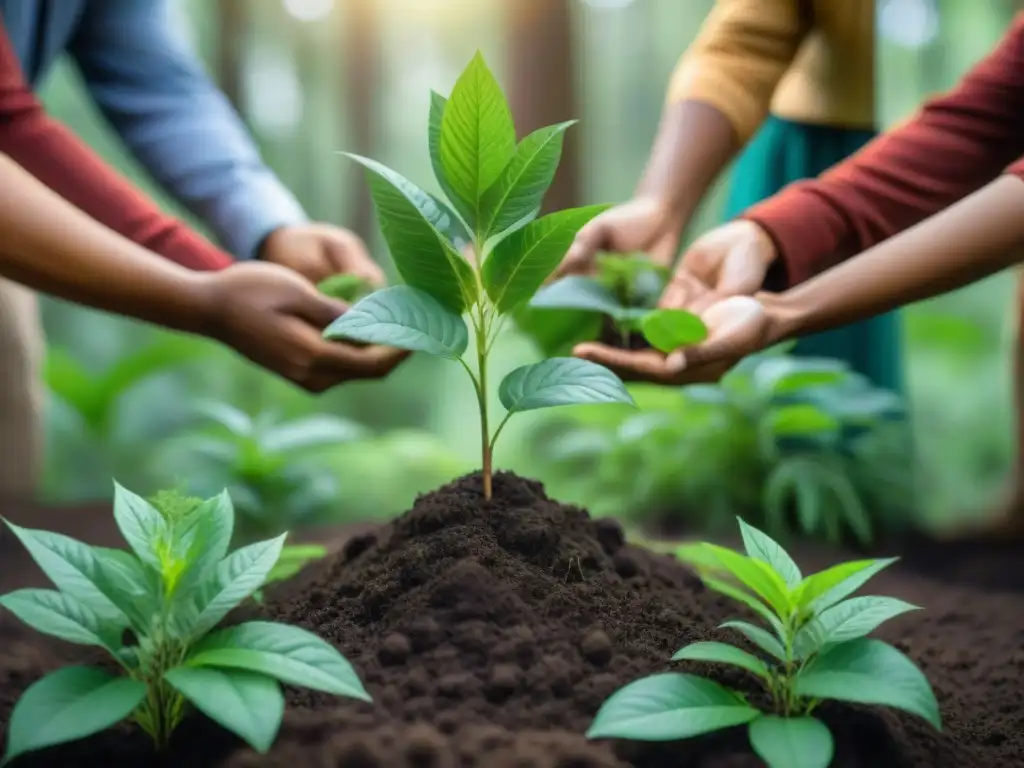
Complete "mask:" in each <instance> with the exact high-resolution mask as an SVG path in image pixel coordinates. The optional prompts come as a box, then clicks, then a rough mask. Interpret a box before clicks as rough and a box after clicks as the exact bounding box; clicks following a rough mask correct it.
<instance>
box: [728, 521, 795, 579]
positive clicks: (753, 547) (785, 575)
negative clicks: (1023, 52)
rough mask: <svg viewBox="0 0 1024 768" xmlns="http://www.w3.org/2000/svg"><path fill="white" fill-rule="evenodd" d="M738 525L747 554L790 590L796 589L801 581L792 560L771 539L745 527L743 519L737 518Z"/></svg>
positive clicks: (749, 526) (753, 528)
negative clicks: (772, 573)
mask: <svg viewBox="0 0 1024 768" xmlns="http://www.w3.org/2000/svg"><path fill="white" fill-rule="evenodd" d="M736 519H737V520H739V523H740V532H741V533H742V535H743V547H744V548H745V549H746V550H747V554H748V555H749V556H750V557H752V558H754V559H755V560H760V561H761V562H762V563H764V564H765V565H768V566H770V567H771V568H772V569H773V570H774V571H775V572H776V573H777V574H779V576H781V577H782V580H783V581H785V582H786V586H788V587H789V588H790V589H796V588H797V587H798V586H800V582H801V581H802V580H803V575H802V574H801V573H800V568H799V567H798V566H797V564H796V563H795V562H794V561H793V558H792V557H790V556H789V554H788V553H787V552H786V550H784V549H783V548H782V547H781V546H779V544H778V542H776V541H775V540H774V539H773V538H771V537H770V536H768V535H767V534H765V533H762V532H761V531H759V530H757V528H755V527H754V526H752V525H747V523H746V522H744V521H743V518H741V517H737V518H736Z"/></svg>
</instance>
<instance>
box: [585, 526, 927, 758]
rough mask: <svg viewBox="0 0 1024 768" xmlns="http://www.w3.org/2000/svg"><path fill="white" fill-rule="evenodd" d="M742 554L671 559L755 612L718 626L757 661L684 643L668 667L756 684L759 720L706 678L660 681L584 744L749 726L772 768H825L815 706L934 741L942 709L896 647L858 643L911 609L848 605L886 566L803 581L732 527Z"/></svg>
mask: <svg viewBox="0 0 1024 768" xmlns="http://www.w3.org/2000/svg"><path fill="white" fill-rule="evenodd" d="M739 522H740V529H741V532H742V535H743V543H744V547H745V549H746V552H747V554H746V555H742V554H740V553H738V552H733V551H732V550H729V549H725V548H723V547H718V546H715V545H713V544H696V545H688V546H684V547H682V548H681V549H680V550H679V551H678V552H677V556H678V557H679V558H680V559H681V560H683V561H684V562H687V563H689V564H691V565H693V566H694V567H695V568H696V569H697V571H698V572H699V573H700V574H701V577H702V578H703V580H704V583H705V585H707V587H708V588H709V589H712V590H714V591H716V592H719V593H721V594H723V595H725V596H726V597H729V598H731V599H733V600H735V601H737V602H738V603H740V604H742V605H744V606H745V607H747V608H749V609H750V610H751V611H753V612H754V613H755V614H756V615H757V616H758V618H760V619H761V621H762V622H763V623H764V626H757V625H755V624H751V623H748V622H746V621H727V622H726V623H724V624H722V625H721V627H720V629H730V630H732V631H734V632H738V633H739V634H740V635H742V636H743V637H744V638H746V639H747V640H748V641H749V642H750V643H752V644H753V646H754V647H756V648H757V649H758V650H759V651H760V655H754V654H753V653H749V652H748V651H745V650H743V649H741V648H738V647H735V646H733V645H729V644H727V643H720V642H699V643H693V644H691V645H688V646H686V647H684V648H683V649H681V650H680V651H679V652H678V653H676V654H675V656H673V657H672V659H673V661H697V662H713V663H719V664H727V665H730V666H733V667H739V668H740V669H744V670H746V671H747V672H749V673H751V674H753V675H754V676H755V677H756V678H757V679H758V681H759V682H760V683H761V685H762V686H763V688H764V690H765V691H766V692H767V694H768V696H769V697H770V706H769V707H767V708H766V709H765V710H762V709H759V708H758V707H756V706H754V705H752V704H751V703H750V701H749V700H748V699H747V697H746V696H744V695H743V694H741V693H738V692H736V691H731V690H729V689H727V688H724V687H722V686H720V685H719V684H717V683H715V682H713V681H711V680H708V679H706V678H702V677H697V676H695V675H689V674H677V673H666V674H658V675H652V676H651V677H646V678H643V679H641V680H636V681H635V682H632V683H630V684H628V685H626V686H625V687H623V688H622V689H620V690H619V691H617V692H616V693H614V694H613V695H612V696H611V697H610V698H609V699H608V700H607V701H606V702H605V703H604V705H602V707H601V709H600V711H598V713H597V716H596V717H595V718H594V722H593V723H592V724H591V726H590V730H589V731H588V732H587V736H588V737H589V738H608V737H610V738H624V739H635V740H640V741H674V740H676V739H688V738H693V737H694V736H700V735H703V734H706V733H710V732H713V731H718V730H722V729H724V728H731V727H733V726H737V725H745V724H746V725H748V733H749V736H750V743H751V746H752V747H753V749H754V751H755V752H756V753H757V754H758V755H759V756H760V757H761V759H762V760H764V761H765V762H766V763H767V764H768V766H769V768H796V766H799V768H827V766H828V765H830V764H831V762H832V757H833V752H834V744H833V739H832V734H831V732H830V731H829V730H828V727H827V726H826V725H825V724H824V723H822V722H821V721H819V720H817V719H815V718H814V717H812V715H813V714H814V711H815V710H816V709H817V707H818V706H819V705H820V704H821V702H822V701H824V700H829V699H831V700H835V701H846V702H853V703H857V704H869V705H870V704H875V705H883V706H890V707H894V708H896V709H901V710H903V711H905V712H909V713H911V714H914V715H917V716H919V717H922V718H924V719H925V720H926V721H927V722H928V723H930V724H931V725H932V726H934V727H935V728H936V729H939V730H941V727H942V723H941V718H940V715H939V705H938V702H937V701H936V699H935V694H934V692H933V691H932V689H931V686H930V685H929V684H928V680H927V679H926V678H925V676H924V674H923V673H922V672H921V670H920V669H918V667H917V666H915V665H914V663H913V662H912V661H911V660H910V659H909V658H907V657H906V656H905V655H903V654H902V653H901V652H900V651H898V650H897V649H896V648H894V647H893V646H891V645H889V644H888V643H885V642H883V641H881V640H876V639H872V638H868V637H867V635H868V634H869V633H870V632H872V631H874V630H875V629H876V628H877V627H878V626H879V625H881V624H882V623H884V622H886V621H888V620H890V619H893V618H895V617H897V616H901V615H903V614H905V613H908V612H910V611H914V610H917V607H916V606H913V605H910V604H909V603H905V602H903V601H902V600H897V599H895V598H891V597H850V595H852V594H853V593H854V592H856V591H857V590H858V589H860V587H861V586H863V585H864V584H865V583H866V582H867V581H868V580H869V579H870V578H871V577H872V576H874V575H875V574H877V573H878V572H879V571H881V570H882V569H883V568H885V567H887V566H889V565H891V564H892V563H893V562H895V560H894V559H891V560H859V561H856V562H849V563H843V564H841V565H837V566H834V567H832V568H829V569H828V570H825V571H821V572H820V573H816V574H814V575H812V576H808V577H806V578H805V577H804V576H803V575H802V574H801V573H800V569H799V568H798V567H797V565H796V563H795V562H794V561H793V559H792V558H791V557H790V556H789V555H788V554H787V553H786V552H785V550H783V549H782V547H780V546H779V545H778V544H777V543H776V542H775V541H773V540H772V539H771V538H769V537H768V536H766V535H765V534H763V533H762V532H761V531H759V530H757V529H756V528H753V527H752V526H749V525H747V524H746V523H744V522H743V520H740V521H739Z"/></svg>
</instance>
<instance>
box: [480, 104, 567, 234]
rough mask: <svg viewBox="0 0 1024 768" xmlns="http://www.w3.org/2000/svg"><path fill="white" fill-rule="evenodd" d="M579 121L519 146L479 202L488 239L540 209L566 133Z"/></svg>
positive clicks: (536, 135) (553, 128)
mask: <svg viewBox="0 0 1024 768" xmlns="http://www.w3.org/2000/svg"><path fill="white" fill-rule="evenodd" d="M577 122H578V121H576V120H569V121H568V122H565V123H559V124H558V125H549V126H547V127H546V128H540V129H538V130H536V131H534V132H533V133H531V134H530V135H529V136H527V137H526V138H525V139H523V140H522V141H521V142H520V143H519V146H518V147H516V151H515V155H513V156H512V160H511V162H509V164H508V165H507V166H505V170H503V171H502V172H501V175H500V176H498V178H497V180H496V181H495V182H494V183H493V184H492V185H491V186H490V187H488V188H487V191H486V192H484V195H483V198H482V199H481V201H480V215H481V222H480V227H479V229H480V231H481V232H483V233H484V234H483V238H482V239H484V240H486V239H487V238H488V237H490V236H491V235H496V234H498V233H499V232H504V231H505V230H506V229H508V228H509V227H511V226H512V225H513V224H515V223H516V222H518V221H522V220H523V219H524V218H525V217H526V216H529V215H530V214H531V213H533V212H534V211H536V210H538V209H540V206H541V203H542V202H543V201H544V194H545V193H546V192H547V191H548V187H550V186H551V182H552V181H553V180H554V178H555V171H556V170H557V169H558V161H559V160H560V159H561V158H562V142H563V139H564V137H565V132H566V130H567V129H568V128H569V127H570V126H572V125H575V124H576V123H577Z"/></svg>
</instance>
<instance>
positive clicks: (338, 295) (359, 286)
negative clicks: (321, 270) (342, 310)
mask: <svg viewBox="0 0 1024 768" xmlns="http://www.w3.org/2000/svg"><path fill="white" fill-rule="evenodd" d="M316 287H317V290H318V291H320V293H322V294H324V295H325V296H330V297H331V298H332V299H340V300H341V301H347V302H349V303H351V302H353V301H355V300H357V299H361V298H363V296H365V295H366V294H368V293H369V292H370V284H369V283H367V282H366V280H364V279H363V278H362V277H360V276H359V275H352V274H339V275H331V276H330V277H327V278H324V279H323V280H321V281H320V282H319V283H317V284H316Z"/></svg>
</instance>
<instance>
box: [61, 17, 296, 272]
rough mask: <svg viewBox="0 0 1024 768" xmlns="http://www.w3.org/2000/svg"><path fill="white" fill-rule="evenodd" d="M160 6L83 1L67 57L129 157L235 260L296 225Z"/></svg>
mask: <svg viewBox="0 0 1024 768" xmlns="http://www.w3.org/2000/svg"><path fill="white" fill-rule="evenodd" d="M170 10H171V9H170V5H169V3H168V2H167V0H144V2H139V1H138V0H88V4H87V7H86V10H85V12H84V13H83V15H82V19H81V21H80V23H79V29H78V32H77V34H76V36H75V39H74V40H73V41H72V43H71V45H70V51H71V53H72V55H73V56H74V58H75V61H76V62H77V63H78V66H79V68H80V69H81V72H82V75H83V77H84V78H85V81H86V84H87V85H88V87H89V91H90V93H91V94H92V96H93V98H94V99H95V100H96V103H97V104H98V105H99V107H100V109H101V110H102V111H103V113H104V114H105V115H106V117H107V119H108V120H110V122H111V123H113V125H114V127H115V128H116V129H117V131H118V133H119V134H120V135H121V137H122V138H123V139H124V141H125V143H126V144H127V145H128V146H129V147H130V148H131V150H132V152H133V153H134V154H135V156H136V157H138V159H139V160H140V161H141V162H142V164H143V165H144V166H145V167H146V168H147V170H148V171H149V172H150V173H151V174H152V175H153V177H154V178H155V179H156V180H157V181H159V182H160V183H161V184H163V185H164V186H165V187H166V188H167V189H168V190H170V192H171V193H173V194H174V195H175V196H176V197H177V198H178V199H179V200H180V201H181V202H182V203H184V204H185V205H186V206H188V207H189V209H191V210H192V211H194V212H195V213H196V214H197V215H198V216H199V217H200V218H202V219H203V221H205V222H206V223H207V224H209V225H210V227H211V228H212V229H213V230H214V231H215V232H216V234H217V236H218V237H219V238H220V240H221V242H222V243H224V244H225V246H226V247H227V248H228V250H230V251H231V252H232V253H233V254H234V255H235V256H236V257H237V258H242V259H247V258H251V257H254V256H255V255H257V252H258V250H259V247H260V245H261V244H262V243H263V241H264V240H265V239H266V237H267V236H268V235H269V234H270V233H271V232H273V231H274V230H276V229H278V228H280V227H284V226H290V225H294V224H298V223H301V222H303V221H305V214H304V212H303V211H302V208H301V207H300V206H299V204H298V202H297V201H296V200H295V198H294V196H293V195H292V194H291V193H290V192H289V191H288V190H287V189H285V188H284V186H283V185H282V184H281V182H280V181H279V180H278V179H277V177H276V176H274V174H273V172H272V171H271V170H270V169H269V168H267V166H266V165H265V164H264V163H263V161H262V160H261V159H260V156H259V153H258V152H257V150H256V147H255V146H254V144H253V141H252V139H251V138H250V137H249V135H248V133H247V132H246V130H245V127H244V126H243V125H242V121H241V120H240V119H239V118H238V115H236V114H235V111H234V110H233V109H232V107H231V105H230V104H229V103H228V100H227V99H226V98H225V97H224V94H222V93H221V92H220V91H219V90H218V89H217V88H216V86H215V85H214V84H213V83H212V82H211V81H210V78H209V77H208V76H207V75H206V73H205V72H204V71H203V68H202V65H201V64H200V62H199V60H198V58H197V57H196V55H195V53H193V52H192V51H191V50H189V49H188V47H187V46H186V45H185V43H184V41H182V40H181V39H180V38H179V37H178V36H177V35H176V34H175V31H174V22H173V19H172V18H171V16H170Z"/></svg>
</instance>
